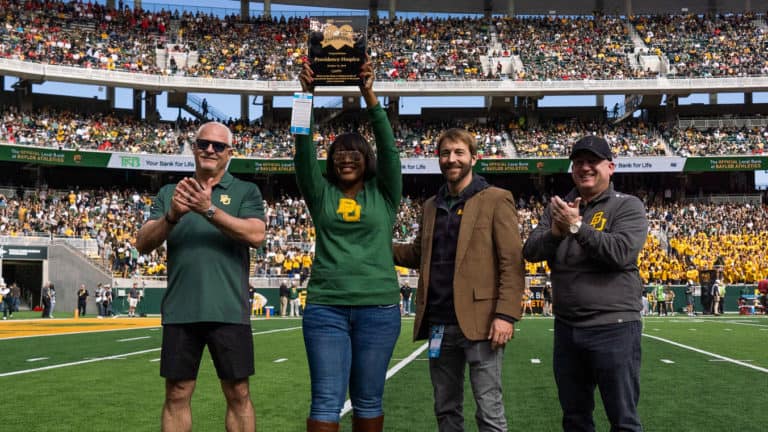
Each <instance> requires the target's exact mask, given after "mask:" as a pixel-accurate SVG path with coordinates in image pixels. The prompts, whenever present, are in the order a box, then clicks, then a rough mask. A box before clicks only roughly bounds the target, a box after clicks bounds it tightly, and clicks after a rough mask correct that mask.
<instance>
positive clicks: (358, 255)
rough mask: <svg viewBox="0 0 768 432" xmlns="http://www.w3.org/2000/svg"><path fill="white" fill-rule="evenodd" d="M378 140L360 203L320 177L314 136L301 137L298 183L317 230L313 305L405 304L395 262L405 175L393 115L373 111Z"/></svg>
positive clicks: (311, 282) (311, 293) (296, 158)
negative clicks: (395, 236)
mask: <svg viewBox="0 0 768 432" xmlns="http://www.w3.org/2000/svg"><path fill="white" fill-rule="evenodd" d="M367 111H368V116H369V119H370V121H371V126H372V127H373V132H374V135H375V137H376V176H375V177H373V178H371V179H369V180H368V181H366V182H365V185H364V187H363V189H362V190H361V191H360V192H358V194H357V196H355V198H354V199H347V198H345V197H344V195H343V194H342V192H341V190H339V188H337V187H336V186H334V185H333V184H331V183H329V182H328V181H327V180H326V179H325V178H323V176H322V174H321V173H320V168H319V166H318V164H317V153H316V150H315V145H314V144H313V143H312V140H311V138H310V136H309V135H296V154H295V156H294V162H295V164H296V178H297V181H298V185H299V189H300V190H301V193H302V195H303V196H304V199H305V201H306V203H307V207H308V208H309V212H310V214H311V215H312V221H313V222H314V224H315V229H316V231H317V240H316V243H315V260H314V261H313V263H312V275H311V276H310V278H309V285H308V286H307V302H308V303H315V304H327V305H338V306H366V305H385V304H395V303H398V302H399V301H400V287H399V285H398V283H397V275H396V274H395V266H394V262H393V259H392V227H393V226H394V223H395V212H396V211H397V208H398V207H399V205H400V196H401V194H402V176H401V174H400V157H399V152H398V150H397V148H396V147H395V140H394V136H393V135H392V127H391V126H390V124H389V120H388V119H387V115H386V113H385V112H384V110H383V109H382V108H381V105H379V104H377V105H376V106H374V107H373V108H370V109H368V110H367Z"/></svg>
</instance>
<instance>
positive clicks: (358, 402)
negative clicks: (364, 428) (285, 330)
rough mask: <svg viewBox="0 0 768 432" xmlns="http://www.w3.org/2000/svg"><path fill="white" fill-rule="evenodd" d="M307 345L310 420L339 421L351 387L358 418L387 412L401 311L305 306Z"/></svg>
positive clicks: (394, 309)
mask: <svg viewBox="0 0 768 432" xmlns="http://www.w3.org/2000/svg"><path fill="white" fill-rule="evenodd" d="M303 332H304V346H305V348H306V350H307V360H308V361H309V374H310V377H311V380H312V404H311V406H310V411H309V417H310V418H311V419H314V420H320V421H326V422H338V421H339V414H340V412H341V409H342V408H343V407H344V399H345V398H346V395H347V385H349V396H350V399H351V400H352V408H353V410H354V415H355V417H359V418H374V417H379V416H381V415H382V414H383V412H384V411H383V409H382V402H381V399H382V395H383V394H384V381H385V379H386V374H387V366H389V359H390V358H391V357H392V350H393V349H394V347H395V342H397V338H398V337H399V336H400V308H399V307H398V305H397V304H394V305H386V306H328V305H318V304H311V303H309V304H307V307H306V309H304V318H303Z"/></svg>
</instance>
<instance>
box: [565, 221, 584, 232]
mask: <svg viewBox="0 0 768 432" xmlns="http://www.w3.org/2000/svg"><path fill="white" fill-rule="evenodd" d="M579 228H581V221H578V222H576V223H572V224H570V225H569V226H568V231H569V232H570V233H571V234H576V233H577V232H579Z"/></svg>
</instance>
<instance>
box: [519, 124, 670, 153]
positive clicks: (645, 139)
mask: <svg viewBox="0 0 768 432" xmlns="http://www.w3.org/2000/svg"><path fill="white" fill-rule="evenodd" d="M586 134H595V135H600V136H602V137H604V138H605V139H606V141H608V143H609V144H610V145H611V148H612V151H613V153H614V154H615V155H617V156H625V157H632V156H664V155H666V147H665V145H664V141H663V139H661V137H660V136H659V134H658V132H657V131H656V130H655V129H654V128H652V127H650V126H649V125H648V124H647V123H645V122H643V121H642V120H638V119H627V120H626V121H624V122H622V123H620V124H618V125H613V124H610V123H608V122H604V123H602V124H595V123H590V124H584V123H582V122H579V121H577V120H571V121H568V122H559V123H548V124H543V125H540V127H531V126H528V127H516V125H514V124H512V125H510V131H509V136H510V140H511V141H512V143H513V144H514V147H515V149H516V150H517V155H518V156H519V157H568V155H569V153H570V149H571V146H572V145H573V143H574V142H576V140H578V139H579V138H581V137H583V136H584V135H586Z"/></svg>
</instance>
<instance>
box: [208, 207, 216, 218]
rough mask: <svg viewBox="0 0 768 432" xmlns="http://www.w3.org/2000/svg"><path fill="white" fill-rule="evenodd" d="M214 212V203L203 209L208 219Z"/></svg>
mask: <svg viewBox="0 0 768 432" xmlns="http://www.w3.org/2000/svg"><path fill="white" fill-rule="evenodd" d="M215 214H216V206H215V205H211V206H210V207H208V210H206V211H205V217H207V218H208V219H213V215H215Z"/></svg>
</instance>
